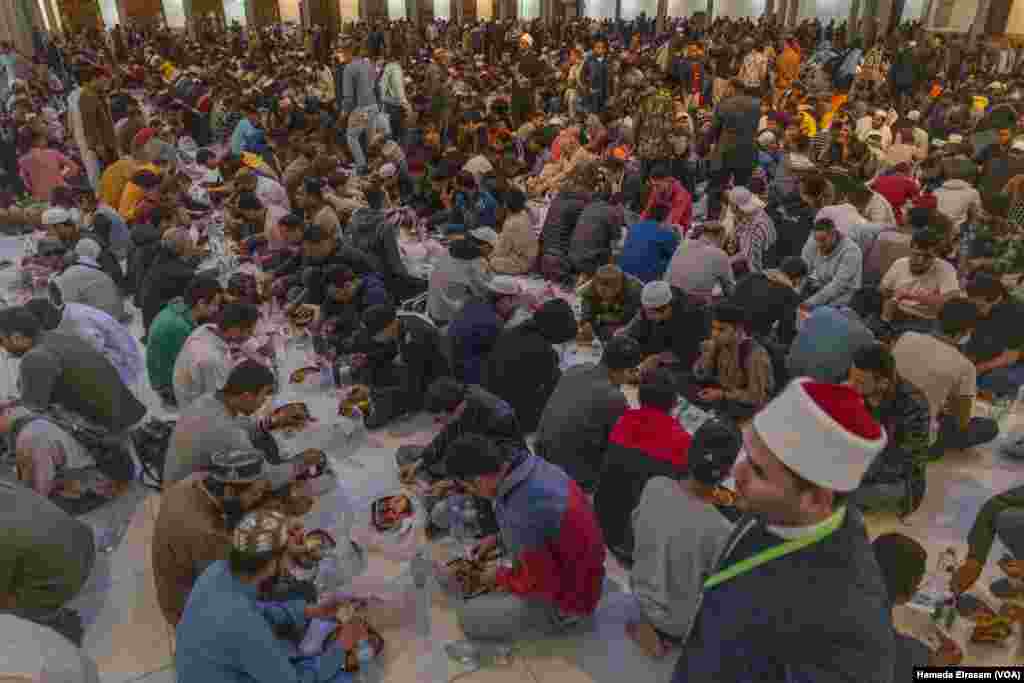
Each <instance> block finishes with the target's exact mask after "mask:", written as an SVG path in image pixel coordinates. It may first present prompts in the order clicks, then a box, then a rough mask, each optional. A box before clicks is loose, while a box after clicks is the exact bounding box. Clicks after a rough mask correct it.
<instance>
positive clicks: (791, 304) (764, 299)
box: [729, 256, 807, 346]
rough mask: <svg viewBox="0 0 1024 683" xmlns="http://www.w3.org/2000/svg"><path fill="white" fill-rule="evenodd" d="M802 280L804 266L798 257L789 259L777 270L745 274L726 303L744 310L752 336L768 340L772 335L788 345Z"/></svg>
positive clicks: (805, 265)
mask: <svg viewBox="0 0 1024 683" xmlns="http://www.w3.org/2000/svg"><path fill="white" fill-rule="evenodd" d="M806 279H807V264H806V263H804V260H803V259H802V258H800V257H799V256H790V257H788V258H786V260H785V261H783V262H782V265H781V266H779V268H777V269H776V268H769V269H768V270H765V271H762V272H760V273H750V274H748V275H746V276H745V277H744V278H743V279H742V280H740V281H739V282H738V283H737V284H736V289H735V291H734V292H733V295H732V296H731V297H729V301H730V302H732V303H733V304H735V305H736V306H739V307H740V308H742V309H743V310H744V311H747V314H748V316H749V318H748V322H749V324H750V333H751V334H752V335H754V336H756V337H758V338H760V339H768V338H770V337H772V336H773V334H774V337H775V339H777V340H778V342H779V343H780V344H785V345H787V346H788V345H789V344H791V343H792V342H793V338H794V337H796V318H797V313H798V310H799V308H800V289H801V288H802V287H803V284H804V281H805V280H806Z"/></svg>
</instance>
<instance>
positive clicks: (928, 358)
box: [892, 299, 999, 458]
mask: <svg viewBox="0 0 1024 683" xmlns="http://www.w3.org/2000/svg"><path fill="white" fill-rule="evenodd" d="M977 323H978V308H977V306H975V305H974V304H973V303H971V302H970V301H968V300H966V299H953V300H951V301H947V302H946V304H945V305H944V306H943V307H942V310H940V311H939V321H938V324H939V329H938V330H937V331H936V332H935V333H934V334H921V333H920V332H906V333H904V334H903V335H901V336H900V337H899V339H897V340H896V343H895V344H894V345H893V347H892V355H893V359H894V360H895V361H896V370H897V372H898V373H899V375H900V376H901V377H903V378H904V379H906V380H907V381H908V382H910V383H911V384H913V385H914V386H916V387H919V388H920V389H921V391H922V392H924V395H925V396H926V397H927V398H928V407H929V414H930V416H931V422H930V424H931V437H932V441H933V445H932V451H931V453H932V456H933V457H936V458H938V457H941V456H942V455H943V454H944V453H945V451H946V449H949V448H955V449H967V448H973V447H974V446H978V445H980V444H983V443H988V442H989V441H991V440H992V439H994V438H996V436H998V434H999V425H998V424H997V423H996V421H995V420H993V419H991V418H987V417H971V413H972V412H973V410H974V399H975V397H976V395H977V393H978V392H977V382H976V380H977V371H976V370H975V368H974V363H972V362H971V361H970V360H969V359H968V358H967V357H966V356H965V355H964V354H963V353H962V352H961V351H960V343H961V342H962V341H963V340H964V338H966V337H967V336H968V335H970V334H973V332H974V329H975V327H976V326H977Z"/></svg>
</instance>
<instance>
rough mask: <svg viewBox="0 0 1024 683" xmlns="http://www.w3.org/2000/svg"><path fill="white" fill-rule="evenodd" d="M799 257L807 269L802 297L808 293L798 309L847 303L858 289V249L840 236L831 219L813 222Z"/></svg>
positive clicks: (860, 274) (861, 264)
mask: <svg viewBox="0 0 1024 683" xmlns="http://www.w3.org/2000/svg"><path fill="white" fill-rule="evenodd" d="M801 257H802V258H803V260H804V262H805V263H806V264H807V268H808V270H809V276H808V278H807V282H806V283H805V285H804V294H805V295H807V294H810V296H808V297H807V298H806V299H804V302H803V304H802V307H804V308H806V309H813V308H816V307H818V306H840V305H844V304H848V303H849V302H850V297H852V296H853V293H854V292H856V291H857V290H858V289H860V286H861V279H862V277H863V269H864V258H863V256H862V255H861V251H860V247H858V246H857V244H856V243H855V242H854V241H853V240H852V239H850V238H849V237H847V236H846V235H844V234H843V233H841V232H840V231H839V229H838V228H836V224H835V223H834V222H833V221H832V220H831V219H827V218H825V219H822V220H819V221H815V222H814V229H813V230H812V232H811V236H810V237H809V238H807V242H806V243H805V244H804V248H803V252H802V253H801Z"/></svg>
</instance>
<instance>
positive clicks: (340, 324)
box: [321, 265, 393, 346]
mask: <svg viewBox="0 0 1024 683" xmlns="http://www.w3.org/2000/svg"><path fill="white" fill-rule="evenodd" d="M324 278H325V279H326V280H327V287H326V290H325V296H324V302H323V306H322V307H321V314H322V315H323V320H324V324H323V325H322V327H321V334H323V335H324V336H325V337H327V338H328V339H332V340H333V345H334V346H337V345H338V344H339V343H342V342H343V341H344V340H345V339H348V338H349V337H351V336H352V334H353V333H354V332H356V330H358V329H359V321H360V319H361V318H362V315H363V313H365V312H366V310H367V309H368V308H370V306H379V305H383V304H390V303H393V301H392V298H391V296H390V295H389V294H388V290H387V288H386V286H385V284H384V280H383V279H382V278H381V276H380V275H378V274H377V273H366V274H364V275H362V276H360V277H357V276H356V274H355V273H353V272H352V269H351V268H349V267H348V266H344V265H340V266H333V267H331V268H330V269H328V270H327V271H326V272H325V273H324Z"/></svg>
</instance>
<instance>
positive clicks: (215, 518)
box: [153, 474, 231, 626]
mask: <svg viewBox="0 0 1024 683" xmlns="http://www.w3.org/2000/svg"><path fill="white" fill-rule="evenodd" d="M202 479H203V475H202V474H194V475H192V476H190V477H188V478H187V479H184V480H182V481H180V482H178V483H177V484H175V485H174V486H172V487H171V488H169V489H167V490H166V491H164V493H163V497H162V498H163V499H162V500H161V502H160V514H159V515H158V516H157V518H156V527H155V528H154V530H153V580H154V582H155V583H156V598H157V602H159V603H160V610H161V611H162V612H163V613H164V619H166V620H167V623H168V624H170V625H171V626H177V624H178V621H180V620H181V614H182V612H183V611H184V610H185V601H186V600H188V594H189V593H190V592H191V591H192V586H193V585H194V584H195V582H196V581H197V580H198V579H199V576H200V575H201V574H202V573H203V571H205V570H206V568H207V567H209V566H210V565H211V564H213V563H214V562H216V561H217V560H224V559H227V557H228V552H229V551H230V549H231V534H230V532H229V531H228V530H227V527H226V526H225V525H224V520H223V518H222V517H221V511H220V509H219V508H218V507H217V506H216V505H215V504H214V502H213V500H212V499H211V498H210V496H209V495H208V494H207V493H206V492H205V491H204V490H203V488H202Z"/></svg>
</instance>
